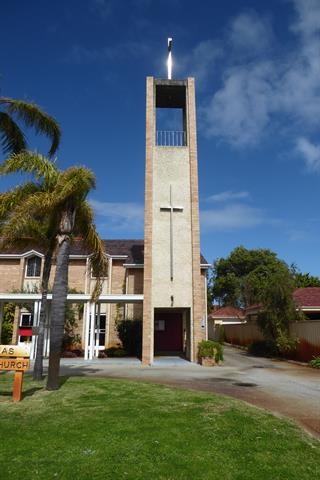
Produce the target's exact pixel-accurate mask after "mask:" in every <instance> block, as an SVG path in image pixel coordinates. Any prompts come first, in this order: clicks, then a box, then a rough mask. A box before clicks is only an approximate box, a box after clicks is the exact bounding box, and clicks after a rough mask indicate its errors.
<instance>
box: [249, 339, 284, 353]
mask: <svg viewBox="0 0 320 480" xmlns="http://www.w3.org/2000/svg"><path fill="white" fill-rule="evenodd" d="M248 352H249V353H251V355H256V356H257V357H276V356H278V354H279V350H278V348H277V345H276V343H275V342H274V341H273V340H261V341H257V342H253V343H251V344H250V345H249V346H248Z"/></svg>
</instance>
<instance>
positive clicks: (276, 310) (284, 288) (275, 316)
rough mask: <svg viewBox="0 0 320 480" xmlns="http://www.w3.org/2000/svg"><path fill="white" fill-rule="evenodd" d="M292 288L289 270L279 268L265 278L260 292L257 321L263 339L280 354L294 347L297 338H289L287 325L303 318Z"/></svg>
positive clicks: (292, 280)
mask: <svg viewBox="0 0 320 480" xmlns="http://www.w3.org/2000/svg"><path fill="white" fill-rule="evenodd" d="M294 288H295V284H294V278H293V277H292V274H291V272H290V271H289V270H288V271H285V270H279V271H278V272H275V273H272V274H270V275H269V276H268V277H267V278H266V282H265V285H264V289H263V290H262V291H261V292H260V302H261V310H260V312H259V313H258V318H257V323H258V325H259V327H260V329H261V331H262V332H263V335H264V337H265V339H266V340H267V341H268V342H270V343H271V344H272V345H274V346H275V349H274V350H275V351H277V352H278V353H280V354H286V353H288V352H290V351H292V350H293V349H294V348H295V347H296V344H297V340H296V339H294V338H290V333H289V325H290V323H291V322H294V321H299V320H302V319H303V314H302V313H301V312H299V311H297V310H296V306H295V303H294V300H293V291H294Z"/></svg>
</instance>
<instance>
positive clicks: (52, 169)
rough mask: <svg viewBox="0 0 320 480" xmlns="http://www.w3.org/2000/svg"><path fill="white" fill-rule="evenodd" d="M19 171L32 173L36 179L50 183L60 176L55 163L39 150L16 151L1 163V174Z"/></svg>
mask: <svg viewBox="0 0 320 480" xmlns="http://www.w3.org/2000/svg"><path fill="white" fill-rule="evenodd" d="M17 172H24V173H32V174H34V175H35V177H36V179H43V180H44V181H45V182H48V183H50V182H55V181H56V180H57V178H58V170H57V168H56V166H55V163H54V162H52V161H50V160H48V159H47V158H46V157H44V156H43V155H41V154H40V153H37V152H28V151H24V152H20V153H14V154H12V155H11V156H10V157H9V158H8V159H7V160H5V161H4V162H3V163H2V164H1V165H0V175H7V174H9V173H17Z"/></svg>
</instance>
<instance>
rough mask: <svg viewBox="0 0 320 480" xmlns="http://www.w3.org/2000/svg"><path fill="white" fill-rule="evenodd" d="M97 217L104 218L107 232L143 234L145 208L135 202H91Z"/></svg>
mask: <svg viewBox="0 0 320 480" xmlns="http://www.w3.org/2000/svg"><path fill="white" fill-rule="evenodd" d="M90 204H91V206H92V208H93V209H94V211H95V213H96V215H98V216H100V217H104V218H105V219H107V222H106V223H105V224H104V225H105V227H106V230H107V231H108V228H109V230H113V231H122V230H123V231H126V232H128V233H129V232H140V233H142V232H143V218H144V207H143V205H141V204H139V203H134V202H132V203H131V202H123V203H122V202H100V201H99V200H93V199H91V200H90Z"/></svg>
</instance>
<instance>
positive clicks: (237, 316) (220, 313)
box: [208, 306, 246, 340]
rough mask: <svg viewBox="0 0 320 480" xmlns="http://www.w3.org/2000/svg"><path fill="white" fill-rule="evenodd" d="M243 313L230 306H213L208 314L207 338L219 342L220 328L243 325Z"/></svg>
mask: <svg viewBox="0 0 320 480" xmlns="http://www.w3.org/2000/svg"><path fill="white" fill-rule="evenodd" d="M245 321H246V320H245V315H244V311H243V310H242V309H240V308H235V307H232V306H226V307H218V306H214V308H213V309H212V310H211V312H210V313H209V314H208V338H209V340H219V339H220V337H221V335H222V333H221V332H222V330H221V327H223V326H224V325H239V324H241V323H245Z"/></svg>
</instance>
